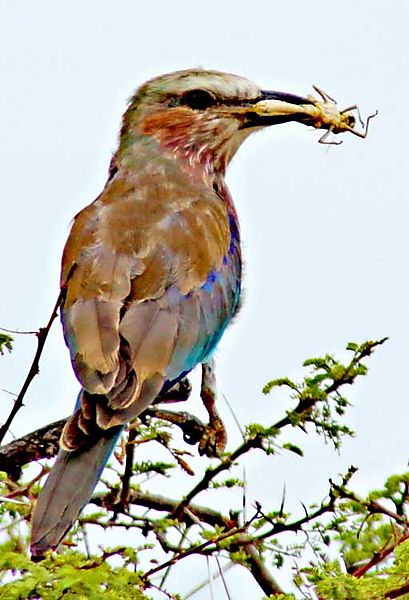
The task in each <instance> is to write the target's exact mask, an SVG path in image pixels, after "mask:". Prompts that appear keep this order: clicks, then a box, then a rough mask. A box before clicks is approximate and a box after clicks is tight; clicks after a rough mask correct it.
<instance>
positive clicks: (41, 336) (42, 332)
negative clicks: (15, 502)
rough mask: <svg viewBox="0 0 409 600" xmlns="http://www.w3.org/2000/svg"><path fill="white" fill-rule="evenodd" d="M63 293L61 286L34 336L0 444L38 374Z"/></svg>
mask: <svg viewBox="0 0 409 600" xmlns="http://www.w3.org/2000/svg"><path fill="white" fill-rule="evenodd" d="M64 295H65V288H61V290H60V293H59V294H58V298H57V301H56V303H55V305H54V308H53V310H52V313H51V316H50V318H49V320H48V323H47V325H46V326H45V327H40V329H39V330H38V331H37V333H36V336H37V350H36V353H35V355H34V358H33V362H32V363H31V367H30V370H29V372H28V373H27V377H26V379H25V381H24V383H23V386H22V388H21V390H20V392H19V394H18V396H17V398H16V400H15V402H14V405H13V408H12V409H11V411H10V414H9V416H8V417H7V420H6V422H5V423H4V425H2V426H1V428H0V444H1V442H2V441H3V439H4V436H5V435H6V433H7V432H8V430H9V428H10V425H11V423H12V422H13V419H14V417H15V416H16V414H17V413H18V411H19V410H20V408H21V407H22V406H23V400H24V396H25V395H26V392H27V390H28V388H29V386H30V383H31V382H32V380H33V379H34V377H35V376H36V375H38V373H39V371H40V369H39V363H40V357H41V354H42V352H43V349H44V344H45V341H46V339H47V336H48V334H49V331H50V329H51V325H52V324H53V322H54V319H55V318H56V317H57V313H58V308H59V306H60V304H61V302H62V300H63V298H64Z"/></svg>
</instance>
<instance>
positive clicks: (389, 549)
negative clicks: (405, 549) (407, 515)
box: [351, 533, 409, 577]
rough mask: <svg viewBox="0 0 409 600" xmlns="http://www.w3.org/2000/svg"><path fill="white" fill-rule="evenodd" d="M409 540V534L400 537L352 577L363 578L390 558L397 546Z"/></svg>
mask: <svg viewBox="0 0 409 600" xmlns="http://www.w3.org/2000/svg"><path fill="white" fill-rule="evenodd" d="M407 539H409V533H405V534H404V535H402V537H400V538H399V539H398V540H397V541H396V543H394V544H391V545H390V546H387V547H386V548H383V549H382V550H379V552H375V553H374V555H373V557H372V558H371V559H370V560H369V561H368V562H366V563H365V564H364V565H361V566H360V567H358V568H357V569H355V570H354V571H352V573H351V575H353V576H354V577H362V576H363V575H365V573H366V572H367V571H369V570H370V569H372V568H373V567H375V566H376V565H377V564H379V563H381V562H383V561H384V560H385V558H386V557H387V556H389V554H391V553H392V552H393V551H394V550H395V548H396V547H397V546H399V545H400V544H402V542H404V541H406V540H407Z"/></svg>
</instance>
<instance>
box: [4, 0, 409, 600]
mask: <svg viewBox="0 0 409 600" xmlns="http://www.w3.org/2000/svg"><path fill="white" fill-rule="evenodd" d="M408 18H409V5H408V3H406V2H405V1H404V0H400V1H399V0H389V1H388V2H386V0H383V1H382V0H361V1H358V2H357V1H356V0H344V1H343V2H336V1H335V0H333V1H331V0H322V1H319V0H310V1H309V2H305V1H291V0H288V1H287V2H279V1H278V0H275V1H274V0H272V1H270V2H267V1H265V2H262V1H261V0H253V2H252V3H244V2H237V0H236V1H234V2H233V1H230V0H229V1H225V2H223V1H220V0H218V1H215V0H207V2H205V3H195V2H188V1H186V0H183V1H182V0H179V1H178V0H174V1H173V2H168V1H165V0H158V1H156V2H152V1H151V2H147V1H143V0H140V1H136V0H134V1H131V0H119V1H116V2H108V1H106V0H90V1H88V2H85V3H84V2H83V1H80V0H70V1H68V0H62V1H60V2H58V3H57V2H55V1H52V0H47V1H46V0H37V1H36V2H35V3H33V2H31V1H28V0H26V1H20V0H15V1H13V2H6V1H5V0H3V2H2V3H1V5H0V51H1V62H0V89H1V93H0V153H1V157H0V164H1V166H2V182H3V186H2V202H1V238H2V254H1V281H2V283H3V288H2V294H1V298H0V325H3V326H4V327H10V328H18V329H21V330H25V329H29V330H35V329H37V328H38V327H40V326H42V325H44V324H45V323H46V321H47V319H48V316H49V313H50V311H51V308H52V306H53V304H54V302H55V299H56V296H57V294H58V279H59V263H60V256H61V252H62V248H63V245H64V242H65V239H66V237H67V235H68V231H69V226H70V220H71V219H72V217H73V216H74V215H75V213H76V212H78V211H79V210H80V209H81V208H82V207H83V206H85V205H86V204H88V203H89V202H91V201H92V200H93V199H94V198H95V197H96V196H97V195H98V193H99V192H100V191H101V189H102V186H103V185H104V182H105V179H106V172H107V166H108V163H109V160H110V156H111V154H112V152H113V150H114V149H115V144H116V136H117V131H118V126H119V123H120V118H121V114H122V112H123V110H124V108H125V106H126V100H127V98H128V97H129V95H130V94H131V93H132V91H133V90H134V89H135V88H136V87H137V86H138V85H140V84H141V83H143V82H144V81H145V80H146V79H147V78H150V77H153V76H155V75H158V74H160V73H164V72H168V71H172V70H175V69H181V68H187V67H191V66H198V65H200V66H204V67H208V68H212V69H219V70H225V71H230V72H233V73H237V74H240V75H244V76H246V77H248V78H250V79H252V80H254V81H255V82H256V83H258V84H259V85H260V86H261V87H262V88H263V89H273V90H280V91H287V92H291V93H294V94H300V95H306V94H309V93H311V92H312V87H311V86H312V84H317V85H319V86H320V87H322V88H323V89H325V90H326V91H328V93H329V94H330V95H332V96H334V97H335V98H336V99H337V100H338V101H339V104H340V106H341V107H342V106H348V105H351V104H354V103H358V104H359V106H360V109H361V112H362V115H363V116H366V115H368V114H370V113H372V112H374V110H375V109H378V110H379V116H378V117H377V118H376V119H374V120H373V121H372V123H371V128H370V132H369V136H368V138H367V139H366V140H361V139H358V138H356V137H354V136H352V135H348V134H345V135H344V136H343V138H342V139H343V140H344V143H343V144H342V145H341V146H339V147H335V146H334V147H325V146H322V145H319V144H318V143H317V141H318V138H319V132H317V131H314V130H312V129H308V128H306V127H304V126H301V125H297V124H292V125H281V126H277V127H274V128H270V129H267V130H266V131H264V132H263V133H260V134H257V135H255V136H253V137H252V138H251V139H250V140H248V141H247V142H246V143H245V144H244V146H243V147H242V148H241V149H240V151H239V153H238V155H237V156H236V158H235V159H234V161H233V164H232V165H231V168H230V171H229V173H228V183H229V185H230V189H231V192H232V195H233V197H234V199H235V202H236V206H237V210H238V213H239V216H240V221H241V228H242V237H243V251H244V257H245V280H244V290H245V301H244V304H243V308H242V311H241V313H240V316H239V317H238V318H237V319H236V320H235V322H234V324H233V325H232V327H231V328H230V329H229V331H228V333H227V334H226V335H225V337H224V339H223V341H222V343H221V344H220V347H219V350H218V352H217V355H216V359H217V364H218V382H219V390H220V396H222V395H225V396H226V397H227V398H228V400H229V402H230V404H231V405H232V407H233V408H234V411H235V414H236V416H237V418H238V419H239V421H240V422H241V423H242V424H245V423H248V422H254V421H257V420H260V421H262V422H264V423H265V424H269V423H272V422H273V420H274V419H275V418H277V416H279V415H280V414H282V412H283V411H284V410H285V408H286V406H288V405H286V404H285V403H280V398H281V397H282V396H280V395H276V396H274V398H265V397H264V396H263V395H262V393H261V387H262V386H263V384H264V383H266V382H267V381H268V380H269V379H271V378H274V377H279V376H284V375H287V376H290V377H294V378H299V377H300V376H301V373H302V369H301V368H300V364H301V362H302V361H303V360H304V359H305V358H307V357H310V356H315V355H319V354H323V353H326V352H331V353H338V355H341V356H342V355H343V352H342V351H343V348H344V346H345V344H346V343H347V342H348V341H350V340H354V341H364V340H366V339H374V338H379V337H383V336H390V341H389V342H388V343H387V344H386V345H385V346H384V347H382V348H381V349H379V350H378V352H377V353H376V355H375V357H373V358H372V359H371V360H370V361H369V363H368V364H369V367H370V372H369V375H368V377H367V378H366V379H363V380H361V381H360V382H359V383H358V385H357V386H356V388H354V391H353V395H352V397H353V401H354V404H355V406H354V408H353V409H352V410H351V411H350V413H349V420H348V421H349V423H351V424H352V426H353V427H354V429H355V430H356V432H357V436H356V438H354V439H353V440H349V441H347V442H346V443H345V446H344V450H343V452H342V455H341V456H338V455H336V454H335V453H334V452H333V451H332V449H331V448H330V447H325V446H323V444H322V443H321V442H320V441H318V440H316V439H315V438H314V436H310V437H308V438H305V439H304V438H303V440H304V442H303V443H304V449H305V458H304V459H300V458H298V457H295V456H282V457H280V458H277V459H274V460H272V461H270V462H269V463H268V464H269V470H267V471H266V470H265V469H264V470H263V471H262V477H260V467H259V465H260V464H261V463H260V462H259V458H260V457H258V456H256V455H255V456H254V457H252V458H251V460H248V461H247V462H246V476H247V504H248V505H249V506H251V502H252V501H254V499H257V500H259V501H260V502H262V504H263V506H264V505H265V506H266V507H268V508H269V509H272V508H274V507H277V505H279V503H280V499H281V494H282V489H283V484H284V482H285V484H286V489H287V497H288V498H291V506H292V508H293V509H294V510H299V504H298V501H299V500H302V501H303V502H305V503H308V502H310V501H313V500H321V498H322V497H323V496H324V495H325V492H326V490H327V480H328V477H334V476H336V475H337V473H339V472H341V471H343V470H345V469H346V468H347V466H348V465H349V464H351V463H353V464H354V465H356V466H358V467H359V469H360V470H359V473H358V475H357V476H356V479H355V484H356V487H357V488H358V489H359V490H360V491H361V492H365V491H368V490H369V489H371V488H374V487H380V486H381V485H382V483H383V481H384V478H385V477H386V476H387V475H389V474H392V473H397V472H401V471H404V470H405V469H406V466H407V459H408V435H407V429H408V412H409V410H408V391H407V389H406V385H405V383H404V378H405V376H406V373H407V357H408V350H407V339H408V335H409V331H408V329H409V325H408V324H409V318H408V314H409V293H408V292H409V288H408V283H407V262H408V260H407V256H408V249H409V236H408V234H407V230H408V223H409V203H408V194H407V190H406V188H407V183H406V180H407V167H406V163H407V160H406V155H407V143H408V139H409V125H408V123H409V120H408V110H407V106H406V105H407V94H408V91H409V87H408V55H409V39H408V22H409V21H408ZM34 349H35V340H34V339H32V338H29V337H25V336H22V337H18V338H16V341H15V350H14V352H13V353H12V354H11V355H10V356H6V357H2V358H0V389H1V391H0V401H1V410H0V419H1V420H3V419H4V418H5V416H6V415H7V414H8V412H9V410H10V407H11V396H10V395H9V394H8V393H6V392H5V391H4V390H8V391H11V392H17V391H18V390H19V388H20V386H21V383H22V381H23V379H24V377H25V374H26V372H27V369H28V367H29V364H30V362H31V359H32V355H33V352H34ZM77 390H78V384H77V381H76V380H75V378H74V376H73V374H72V372H71V367H70V363H69V357H68V351H67V349H66V348H65V346H64V342H63V339H62V334H61V331H60V327H59V323H56V324H55V325H54V328H53V331H52V335H51V336H50V339H49V342H48V343H47V347H46V350H45V352H44V355H43V357H42V362H41V375H40V377H37V378H36V380H35V382H34V383H33V385H32V387H31V388H30V392H29V394H28V396H27V399H26V407H25V408H24V409H23V410H21V411H20V413H19V414H18V417H17V418H16V420H15V422H14V424H13V428H12V430H13V433H14V435H16V436H19V435H21V434H23V433H27V432H28V431H31V430H33V429H35V428H36V427H39V426H41V425H44V424H46V423H48V422H50V421H52V420H55V419H57V418H60V417H62V416H66V415H67V414H68V413H69V412H70V411H71V409H72V406H73V404H74V400H75V396H76V393H77ZM220 407H221V411H222V413H223V414H224V416H225V417H226V421H227V423H228V429H229V433H230V439H231V444H233V443H235V442H238V441H239V434H238V432H237V427H236V426H235V424H234V421H233V420H232V419H231V417H230V416H229V411H228V409H227V407H226V405H225V404H224V402H223V400H222V398H221V399H220ZM186 409H187V407H186ZM197 464H198V465H199V466H200V462H198V463H197ZM262 464H265V463H264V462H263V463H262ZM184 485H186V486H187V488H189V487H191V485H192V483H191V481H189V482H185V484H184ZM187 488H186V489H187ZM170 489H172V488H170ZM162 492H163V493H166V488H165V487H164V488H163V489H162ZM168 492H169V493H171V492H170V491H169V490H168ZM199 499H200V498H199ZM200 500H201V501H203V502H204V501H205V499H200ZM231 502H232V501H231V498H226V506H231ZM188 568H189V567H188ZM190 569H191V567H190ZM195 569H197V570H195V571H194V572H193V573H192V572H191V570H190V571H189V572H188V571H187V570H186V569H185V571H184V575H183V583H180V582H181V579H180V580H179V581H178V582H177V585H176V584H175V581H174V584H175V585H176V588H175V587H173V589H174V590H175V589H179V590H180V591H181V592H185V593H186V592H187V591H188V590H189V589H190V588H191V587H192V586H193V584H194V582H195V581H196V582H197V581H199V580H201V579H202V578H204V577H205V576H206V573H205V571H204V572H202V573H199V565H198V563H197V562H196V563H195ZM237 569H239V568H236V569H233V571H231V572H230V574H229V575H228V576H227V580H228V584H229V586H230V589H231V594H232V597H233V598H234V600H246V599H247V598H254V599H257V598H261V597H262V593H261V591H260V590H259V588H258V587H257V586H255V585H254V584H253V583H252V581H251V580H250V578H248V577H246V576H240V577H238V576H237V574H238V573H239V572H240V573H241V572H242V571H239V570H237ZM280 577H281V576H280V575H279V576H278V578H279V579H280ZM285 580H286V577H285V576H284V575H283V579H282V581H285ZM177 586H179V588H178V587H177ZM169 587H172V586H171V580H169ZM218 593H219V595H218V596H217V598H219V597H220V598H224V596H223V595H222V592H221V591H220V592H218ZM207 598H209V591H208V590H206V591H204V592H201V593H199V594H197V595H196V596H195V599H197V600H205V599H207Z"/></svg>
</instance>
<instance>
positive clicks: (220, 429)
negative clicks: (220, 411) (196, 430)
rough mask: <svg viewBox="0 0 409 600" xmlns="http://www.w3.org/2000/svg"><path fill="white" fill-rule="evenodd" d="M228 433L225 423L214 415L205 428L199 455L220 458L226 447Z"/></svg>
mask: <svg viewBox="0 0 409 600" xmlns="http://www.w3.org/2000/svg"><path fill="white" fill-rule="evenodd" d="M226 443H227V433H226V428H225V426H224V424H223V421H222V420H221V419H220V417H219V416H218V415H217V416H216V415H214V416H213V417H212V419H211V420H210V421H209V424H208V425H207V426H206V427H205V429H204V431H203V434H202V437H201V439H200V442H199V454H200V455H201V456H203V455H204V456H208V457H209V458H212V457H216V458H219V457H220V456H221V455H222V454H223V452H224V449H225V447H226Z"/></svg>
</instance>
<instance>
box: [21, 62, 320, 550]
mask: <svg viewBox="0 0 409 600" xmlns="http://www.w3.org/2000/svg"><path fill="white" fill-rule="evenodd" d="M313 105H314V102H313V100H312V99H311V97H309V98H302V97H299V96H294V95H291V94H287V93H280V92H266V91H263V90H261V89H260V88H259V87H258V86H257V85H255V84H254V83H252V82H250V81H248V80H246V79H244V78H242V77H238V76H235V75H230V74H226V73H221V72H217V71H206V70H201V69H193V70H187V71H180V72H176V73H171V74H168V75H164V76H161V77H158V78H156V79H152V80H151V81H149V82H147V83H146V84H144V85H143V86H142V87H140V88H139V89H138V90H137V92H136V94H135V95H134V96H133V98H132V99H131V101H130V104H129V107H128V109H127V111H126V112H125V115H124V117H123V123H122V129H121V133H120V138H119V147H118V149H117V151H116V153H115V155H114V156H113V159H112V161H111V165H110V169H109V176H108V180H107V183H106V185H105V187H104V189H103V191H102V193H101V194H100V195H99V196H98V198H97V199H96V200H95V201H94V202H93V203H92V204H90V205H89V206H87V207H86V208H84V209H83V210H82V211H81V212H80V213H79V214H78V215H77V216H76V217H75V220H74V223H73V226H72V229H71V232H70V234H69V238H68V241H67V243H66V246H65V249H64V254H63V259H62V272H61V286H62V288H63V289H64V290H65V296H64V299H63V303H62V306H61V315H62V323H63V329H64V336H65V341H66V343H67V345H68V347H69V350H70V354H71V360H72V364H73V368H74V371H75V374H76V376H77V378H78V379H79V381H80V383H81V386H82V390H81V393H80V395H79V398H78V401H77V405H76V407H75V412H74V414H73V415H72V416H71V417H70V418H69V419H68V421H67V423H66V425H65V427H64V430H63V433H62V436H61V441H60V445H61V450H60V452H59V454H58V457H57V459H56V461H55V464H54V466H53V468H52V471H51V473H50V475H49V477H48V479H47V482H46V484H45V486H44V488H43V489H42V491H41V493H40V496H39V498H38V501H37V505H36V508H35V511H34V515H33V524H32V544H31V551H32V554H33V556H34V557H40V556H42V555H43V554H44V552H46V551H47V550H48V549H50V548H51V549H52V548H56V547H57V546H58V544H59V543H60V542H61V540H62V539H63V537H64V535H65V534H66V532H67V531H68V530H69V528H70V527H71V526H72V524H73V522H74V521H75V519H76V518H77V517H78V514H79V512H80V511H81V509H82V508H83V506H84V505H85V504H86V503H87V502H88V501H89V499H90V497H91V494H92V492H93V490H94V487H95V486H96V484H97V482H98V479H99V476H100V474H101V472H102V469H103V468H104V466H105V464H106V462H107V460H108V458H109V455H110V454H111V452H112V450H113V447H114V445H115V442H116V440H117V438H118V436H119V434H120V432H121V431H122V429H123V427H124V426H125V425H126V424H127V423H128V422H129V421H130V420H132V419H134V418H135V417H137V416H138V415H139V414H140V413H141V412H142V411H144V410H145V409H146V408H147V407H148V406H149V405H150V404H151V403H152V402H153V401H154V400H155V398H157V396H158V395H159V394H160V393H161V392H163V391H166V390H167V389H169V388H171V387H172V386H173V385H174V384H175V383H176V382H178V381H179V380H181V378H183V377H184V376H185V375H186V374H187V373H189V372H190V371H191V370H192V369H193V368H194V367H195V366H196V365H198V364H200V363H206V361H209V359H210V357H211V355H212V352H213V351H214V349H215V347H216V345H217V343H218V342H219V340H220V338H221V337H222V335H223V332H224V331H225V329H226V327H227V326H228V324H229V323H230V321H231V319H232V317H233V316H234V314H235V313H236V311H237V309H238V305H239V299H240V286H241V253H240V233H239V224H238V220H237V213H236V210H235V208H234V204H233V201H232V199H231V196H230V194H229V191H228V189H227V187H226V183H225V180H224V176H225V171H226V167H227V166H228V164H229V162H230V160H231V158H232V157H233V155H234V154H235V152H236V150H237V149H238V148H239V146H240V145H241V143H242V142H243V141H244V140H245V139H246V138H247V137H248V136H249V135H250V134H251V133H252V132H254V131H256V130H257V129H260V128H262V127H265V126H267V125H272V124H277V123H283V122H287V121H299V122H303V123H305V124H310V125H314V126H319V125H317V122H316V118H315V117H312V116H311V114H309V112H308V110H304V109H303V107H309V108H311V107H312V106H313ZM321 126H323V127H325V123H323V124H321ZM327 128H328V127H327Z"/></svg>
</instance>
